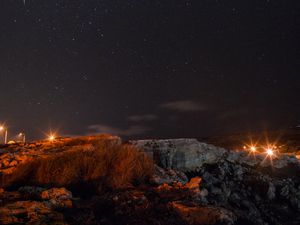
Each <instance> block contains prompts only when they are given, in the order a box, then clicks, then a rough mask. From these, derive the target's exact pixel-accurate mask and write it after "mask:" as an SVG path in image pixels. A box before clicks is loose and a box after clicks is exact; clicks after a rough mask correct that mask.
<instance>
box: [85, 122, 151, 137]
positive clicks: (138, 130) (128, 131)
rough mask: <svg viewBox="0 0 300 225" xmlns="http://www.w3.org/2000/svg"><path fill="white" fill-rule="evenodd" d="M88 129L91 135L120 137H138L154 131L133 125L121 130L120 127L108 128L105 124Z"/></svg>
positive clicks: (91, 126)
mask: <svg viewBox="0 0 300 225" xmlns="http://www.w3.org/2000/svg"><path fill="white" fill-rule="evenodd" d="M88 129H89V130H91V132H90V133H89V134H100V133H106V134H114V135H120V136H137V135H141V134H145V133H147V132H148V131H151V130H152V129H151V128H149V127H145V126H139V125H132V126H129V127H128V128H119V127H113V126H108V125H105V124H94V125H90V126H88Z"/></svg>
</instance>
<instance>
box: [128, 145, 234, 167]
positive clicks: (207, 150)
mask: <svg viewBox="0 0 300 225" xmlns="http://www.w3.org/2000/svg"><path fill="white" fill-rule="evenodd" d="M130 143H131V144H133V145H135V146H137V147H139V148H141V149H144V150H145V152H146V153H147V154H148V155H149V156H150V157H152V158H153V160H154V162H155V163H156V164H157V165H158V166H161V167H163V168H171V169H176V170H179V171H183V172H185V171H195V170H199V169H200V168H201V167H202V166H203V165H204V164H214V163H217V162H218V161H219V160H220V159H221V158H222V157H223V156H224V155H225V153H227V152H228V151H227V150H225V149H223V148H218V147H215V146H213V145H209V144H205V143H201V142H198V141H197V140H196V139H167V140H138V141H130Z"/></svg>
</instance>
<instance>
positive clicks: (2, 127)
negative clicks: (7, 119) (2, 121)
mask: <svg viewBox="0 0 300 225" xmlns="http://www.w3.org/2000/svg"><path fill="white" fill-rule="evenodd" d="M2 131H4V144H7V135H8V132H7V128H6V127H4V126H0V132H2Z"/></svg>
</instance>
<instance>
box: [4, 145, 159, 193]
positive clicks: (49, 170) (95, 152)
mask: <svg viewBox="0 0 300 225" xmlns="http://www.w3.org/2000/svg"><path fill="white" fill-rule="evenodd" d="M152 171H153V163H152V161H151V160H150V159H149V158H148V157H147V156H146V155H145V153H144V152H141V151H139V150H138V149H136V148H135V147H133V146H131V145H116V144H115V145H112V144H107V143H98V144H97V145H94V147H93V148H92V149H91V148H86V149H82V150H79V149H78V146H76V149H75V150H73V151H72V150H68V151H65V152H61V153H57V154H53V155H52V156H47V157H46V158H38V159H36V160H34V161H32V162H30V163H27V164H24V165H22V166H19V167H18V168H17V170H16V171H15V172H14V173H13V174H12V175H10V177H7V178H6V179H4V183H3V185H4V186H6V187H8V186H18V187H19V186H23V185H35V186H48V187H49V186H56V187H62V186H64V187H68V188H70V189H71V190H72V189H73V190H75V191H78V192H82V191H85V192H86V191H87V190H80V189H81V188H91V190H90V191H92V190H94V191H95V190H96V191H101V190H104V189H106V188H114V189H118V188H122V187H125V186H127V185H129V184H133V183H134V182H138V183H141V182H144V181H145V180H146V179H147V178H148V177H149V176H150V175H151V174H152Z"/></svg>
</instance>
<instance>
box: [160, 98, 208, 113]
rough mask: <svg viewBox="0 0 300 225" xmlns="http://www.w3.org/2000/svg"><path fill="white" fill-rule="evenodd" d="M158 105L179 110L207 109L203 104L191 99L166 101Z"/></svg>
mask: <svg viewBox="0 0 300 225" xmlns="http://www.w3.org/2000/svg"><path fill="white" fill-rule="evenodd" d="M160 107H161V108H165V109H169V110H174V111H179V112H195V111H204V110H206V109H207V107H206V106H204V105H203V104H200V103H199V102H196V101H191V100H185V101H173V102H166V103H163V104H161V105H160Z"/></svg>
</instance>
